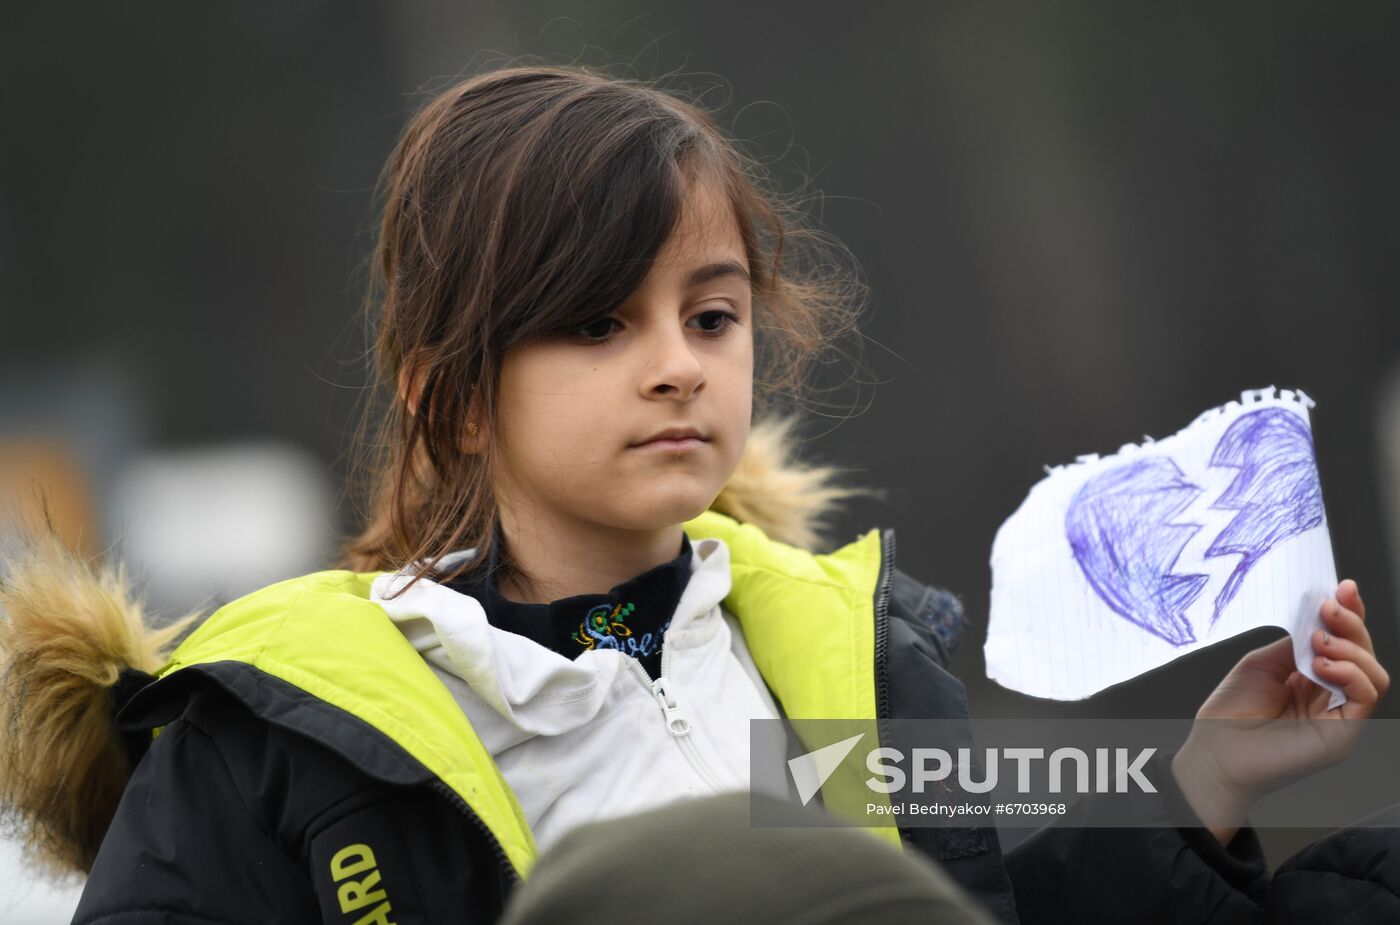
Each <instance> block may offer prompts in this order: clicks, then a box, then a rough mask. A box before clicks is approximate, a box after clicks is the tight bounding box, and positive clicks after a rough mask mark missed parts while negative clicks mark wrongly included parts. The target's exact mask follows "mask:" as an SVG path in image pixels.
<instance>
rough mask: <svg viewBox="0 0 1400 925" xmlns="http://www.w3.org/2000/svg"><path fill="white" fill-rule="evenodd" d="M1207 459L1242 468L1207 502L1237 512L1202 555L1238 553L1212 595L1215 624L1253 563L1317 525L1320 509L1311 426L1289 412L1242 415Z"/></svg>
mask: <svg viewBox="0 0 1400 925" xmlns="http://www.w3.org/2000/svg"><path fill="white" fill-rule="evenodd" d="M1210 464H1211V465H1212V466H1229V467H1233V468H1235V469H1239V470H1240V472H1239V475H1238V476H1236V477H1235V480H1234V481H1233V482H1231V483H1230V487H1228V488H1226V489H1225V490H1224V491H1223V492H1221V494H1220V497H1219V498H1217V499H1216V500H1215V502H1214V503H1213V504H1212V505H1211V508H1212V509H1216V510H1224V511H1239V513H1238V514H1237V515H1236V516H1235V519H1234V520H1231V521H1230V522H1229V523H1228V524H1227V525H1226V526H1225V528H1224V529H1223V530H1221V531H1220V534H1219V535H1218V536H1216V538H1215V540H1214V542H1212V543H1211V544H1210V548H1209V549H1207V550H1206V552H1205V555H1206V557H1207V558H1210V557H1213V556H1233V555H1237V556H1241V557H1242V558H1241V559H1240V561H1239V564H1238V565H1236V566H1235V570H1234V572H1232V573H1231V574H1230V577H1229V578H1228V579H1227V580H1226V582H1225V587H1224V588H1223V589H1221V591H1220V594H1219V595H1217V596H1216V598H1215V612H1214V613H1213V614H1212V615H1211V618H1210V623H1211V626H1214V625H1215V621H1216V620H1218V619H1220V613H1221V611H1223V610H1224V609H1225V607H1226V606H1227V605H1228V604H1229V603H1230V601H1231V600H1233V599H1234V597H1235V592H1236V591H1238V590H1239V588H1240V584H1241V583H1242V582H1243V581H1244V578H1245V575H1247V574H1248V573H1249V570H1250V569H1252V568H1254V565H1255V563H1256V562H1258V561H1259V560H1260V559H1261V558H1262V557H1263V556H1265V555H1266V554H1267V553H1268V552H1269V550H1271V549H1273V548H1274V547H1275V546H1277V545H1278V544H1279V543H1281V542H1283V541H1284V540H1286V539H1288V538H1289V537H1291V536H1296V535H1298V534H1299V533H1303V532H1305V531H1307V530H1311V529H1312V528H1313V527H1316V526H1318V525H1319V524H1321V523H1322V518H1323V513H1322V486H1321V485H1320V484H1319V483H1318V477H1317V460H1316V458H1315V456H1314V454H1313V441H1312V431H1311V430H1310V429H1309V428H1308V425H1307V422H1305V421H1304V420H1303V419H1302V418H1301V417H1299V416H1298V415H1297V414H1294V413H1293V412H1291V411H1288V410H1286V409H1284V408H1265V409H1263V410H1262V411H1255V412H1252V413H1250V414H1246V415H1242V416H1241V417H1240V418H1239V419H1238V420H1236V421H1235V423H1233V424H1231V425H1230V428H1229V429H1228V430H1226V431H1225V435H1224V436H1223V437H1221V438H1220V442H1219V443H1217V444H1216V446H1215V452H1214V454H1213V455H1212V456H1211V459H1210Z"/></svg>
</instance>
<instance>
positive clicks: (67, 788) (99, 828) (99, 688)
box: [0, 417, 873, 876]
mask: <svg viewBox="0 0 1400 925" xmlns="http://www.w3.org/2000/svg"><path fill="white" fill-rule="evenodd" d="M796 426H797V421H796V419H795V418H792V417H786V418H772V419H769V420H767V421H761V422H756V423H755V424H754V426H753V427H752V428H751V430H750V434H749V439H748V442H747V444H746V446H745V449H744V453H743V455H742V457H741V459H740V462H739V465H738V466H737V467H736V469H735V471H734V473H733V475H732V476H731V478H730V479H729V481H728V483H727V484H726V485H725V487H724V489H723V490H722V491H721V492H720V494H719V496H718V497H717V498H716V499H715V501H714V503H713V504H712V505H711V507H712V509H713V510H716V511H719V512H720V513H723V514H727V515H728V516H730V517H733V518H734V519H735V520H738V521H741V522H744V523H749V524H753V525H755V526H757V527H759V528H760V529H762V530H763V531H764V533H765V534H767V535H768V536H769V537H771V538H773V539H775V540H779V541H781V542H784V543H788V544H790V545H793V546H798V547H801V548H804V549H808V550H811V551H813V552H816V551H818V547H819V546H820V545H821V544H822V543H823V539H822V533H823V532H824V530H825V529H827V528H828V527H829V526H830V524H829V523H828V522H827V521H828V519H829V517H830V516H831V515H832V514H834V513H835V512H836V510H837V507H838V505H839V503H840V502H841V501H842V500H843V499H845V498H847V497H850V496H853V495H859V494H869V493H873V492H872V490H871V489H868V488H864V487H848V486H843V485H839V484H836V482H835V475H836V470H835V469H833V468H831V467H825V466H809V465H804V464H802V463H800V462H799V461H798V460H797V452H796V450H797V447H796V446H795V443H796V438H795V435H794V432H795V429H796ZM24 529H26V530H27V532H26V533H25V534H24V535H21V536H19V537H17V538H16V541H15V542H14V543H13V546H12V547H11V548H10V549H7V550H6V556H5V558H6V562H5V564H4V568H3V572H2V573H0V672H3V673H0V728H3V729H4V730H5V733H4V737H3V740H0V820H3V821H4V822H5V823H7V824H8V826H9V827H10V828H11V829H15V830H17V831H18V832H19V833H20V834H21V837H22V839H23V842H24V847H25V853H26V856H27V858H28V860H29V861H30V862H31V863H33V864H34V865H35V866H36V867H37V868H39V869H40V870H41V871H43V872H46V873H48V874H50V875H53V876H62V875H65V874H72V873H75V872H76V873H86V872H87V871H88V870H89V869H90V868H91V865H92V861H93V858H94V857H95V856H96V853H97V849H98V846H99V845H100V844H101V841H102V837H103V835H104V834H105V832H106V830H107V827H108V825H109V824H110V822H111V819H112V816H113V814H114V813H115V811H116V805H117V802H118V800H119V799H120V798H121V794H122V792H123V790H124V789H125V787H126V782H127V780H128V779H129V778H130V774H131V761H130V758H129V756H128V750H127V747H126V744H125V743H124V742H123V740H122V737H121V735H120V734H119V732H118V730H117V728H116V725H115V723H114V722H113V716H114V705H115V704H116V703H118V702H120V699H121V698H120V696H119V695H118V688H119V686H120V683H121V682H122V681H123V680H124V679H128V678H130V677H132V676H133V675H137V674H140V673H144V674H150V673H154V672H156V671H157V670H158V669H159V668H160V667H161V666H162V665H164V664H165V662H166V660H167V658H168V656H169V653H170V650H171V649H172V648H173V646H174V644H175V643H176V642H177V640H178V639H179V638H180V637H181V636H182V635H183V634H184V633H185V631H186V630H188V629H190V628H191V627H192V625H193V624H195V623H197V622H198V621H199V619H200V617H201V614H200V613H197V612H196V613H191V614H187V615H185V616H183V617H181V618H180V619H178V620H176V621H174V622H171V623H166V624H164V625H157V624H156V622H155V621H154V620H152V619H151V618H150V616H149V615H147V614H146V613H145V611H144V606H143V604H142V602H141V600H140V598H139V596H138V595H137V594H136V593H135V592H134V590H133V588H132V587H131V582H130V581H129V579H128V577H127V575H126V572H125V569H124V568H123V566H122V565H121V564H120V563H116V564H114V565H109V564H103V563H93V562H89V561H87V560H86V559H84V558H83V557H81V556H79V555H77V554H76V553H74V552H72V551H70V550H68V549H67V548H65V547H64V545H63V544H62V542H61V541H60V540H59V539H58V537H57V535H56V533H55V531H54V530H53V528H52V525H51V524H50V523H49V522H48V521H47V520H46V519H45V521H44V523H43V524H42V525H40V526H38V527H33V526H27V527H24Z"/></svg>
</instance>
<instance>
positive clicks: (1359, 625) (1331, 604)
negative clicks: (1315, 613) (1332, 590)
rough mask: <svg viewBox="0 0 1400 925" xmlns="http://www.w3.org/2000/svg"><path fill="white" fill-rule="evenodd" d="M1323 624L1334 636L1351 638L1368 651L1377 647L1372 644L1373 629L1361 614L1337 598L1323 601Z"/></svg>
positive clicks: (1372, 650)
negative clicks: (1367, 624)
mask: <svg viewBox="0 0 1400 925" xmlns="http://www.w3.org/2000/svg"><path fill="white" fill-rule="evenodd" d="M1322 626H1323V628H1324V629H1326V630H1327V632H1328V633H1330V634H1331V635H1333V636H1340V637H1342V638H1343V639H1350V640H1351V641H1352V642H1354V643H1356V644H1357V645H1359V646H1361V648H1363V649H1365V650H1366V651H1368V652H1374V651H1376V647H1375V646H1374V645H1372V644H1371V631H1370V630H1368V629H1367V628H1366V624H1365V623H1364V622H1363V621H1362V619H1361V615H1360V614H1358V613H1357V612H1356V611H1354V610H1350V609H1348V608H1346V607H1343V606H1342V605H1341V604H1340V603H1339V602H1338V601H1336V600H1328V601H1324V602H1323V604H1322Z"/></svg>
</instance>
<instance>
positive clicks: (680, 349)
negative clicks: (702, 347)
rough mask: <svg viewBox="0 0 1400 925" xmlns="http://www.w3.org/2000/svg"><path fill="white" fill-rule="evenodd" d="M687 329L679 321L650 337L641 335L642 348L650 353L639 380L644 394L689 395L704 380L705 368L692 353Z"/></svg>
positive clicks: (680, 396) (697, 388)
mask: <svg viewBox="0 0 1400 925" xmlns="http://www.w3.org/2000/svg"><path fill="white" fill-rule="evenodd" d="M687 333H688V332H687V331H686V330H685V328H683V327H681V326H680V325H679V324H678V325H675V326H673V327H667V328H666V330H665V332H664V333H662V334H658V335H657V336H656V337H654V338H649V339H644V341H643V343H642V347H643V349H645V350H646V351H647V352H648V353H649V354H650V360H651V362H649V363H648V364H647V366H646V373H645V376H644V379H643V382H642V386H643V391H644V392H645V393H646V394H647V395H648V396H653V395H670V396H674V397H678V398H682V399H686V398H689V397H690V396H691V395H692V394H694V393H695V392H698V391H699V390H700V389H701V388H703V387H704V384H705V370H704V367H703V366H702V365H701V363H700V358H699V357H697V356H696V355H695V350H694V349H693V347H692V345H691V343H690V341H689V340H688V339H687V338H686V334H687Z"/></svg>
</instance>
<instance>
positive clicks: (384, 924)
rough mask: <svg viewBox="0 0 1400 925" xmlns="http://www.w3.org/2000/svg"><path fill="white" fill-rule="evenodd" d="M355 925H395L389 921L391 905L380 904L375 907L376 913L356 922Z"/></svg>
mask: <svg viewBox="0 0 1400 925" xmlns="http://www.w3.org/2000/svg"><path fill="white" fill-rule="evenodd" d="M355 925H394V923H393V922H391V921H390V920H389V904H388V903H380V904H379V905H378V906H375V907H374V911H373V912H371V913H370V914H369V915H366V916H365V917H364V918H359V919H356V920H355Z"/></svg>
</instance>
